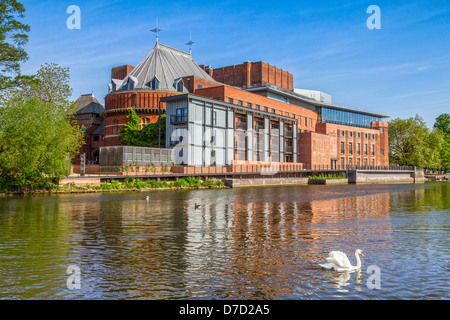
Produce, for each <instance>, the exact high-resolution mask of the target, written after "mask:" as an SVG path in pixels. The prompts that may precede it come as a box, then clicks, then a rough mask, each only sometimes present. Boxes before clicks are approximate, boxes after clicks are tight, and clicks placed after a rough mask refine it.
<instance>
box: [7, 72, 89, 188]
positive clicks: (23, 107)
mask: <svg viewBox="0 0 450 320" xmlns="http://www.w3.org/2000/svg"><path fill="white" fill-rule="evenodd" d="M54 66H56V65H54ZM45 70H46V69H45V68H43V69H41V70H39V71H38V74H37V75H35V76H34V77H33V79H38V78H39V77H40V76H39V75H40V74H43V73H45V72H44V71H45ZM56 70H58V69H56ZM68 81H69V74H68V73H67V74H65V76H64V78H63V79H61V81H55V82H51V81H48V83H46V84H48V85H50V84H51V85H54V86H56V87H58V88H57V89H55V90H56V91H55V92H57V91H58V90H60V91H64V90H65V87H64V83H68ZM27 88H28V87H27ZM71 105H72V104H71V103H70V101H69V100H68V97H61V96H59V97H56V96H55V97H48V98H45V99H44V98H43V97H42V96H41V95H40V94H39V93H38V92H37V91H30V90H27V89H26V88H25V89H24V88H16V89H14V90H12V92H11V94H8V95H7V96H5V97H3V98H2V101H1V103H0V190H1V191H5V190H25V189H40V188H47V187H50V186H51V184H52V183H53V182H56V181H58V180H59V179H61V177H63V176H65V175H66V174H67V170H68V166H69V164H70V159H72V158H73V157H74V156H75V155H76V154H77V152H78V150H79V148H80V146H81V145H82V143H83V140H84V139H83V133H82V131H81V128H80V127H79V126H76V125H73V124H72V122H73V116H71V114H70V113H68V112H67V111H68V110H70V108H71Z"/></svg>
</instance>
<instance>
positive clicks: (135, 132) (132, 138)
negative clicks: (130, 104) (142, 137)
mask: <svg viewBox="0 0 450 320" xmlns="http://www.w3.org/2000/svg"><path fill="white" fill-rule="evenodd" d="M139 122H140V120H139V116H138V115H137V113H136V111H134V109H133V108H128V121H127V123H126V124H125V126H123V128H122V129H120V131H119V135H120V136H121V138H122V139H121V144H122V145H124V146H136V145H137V143H138V141H139Z"/></svg>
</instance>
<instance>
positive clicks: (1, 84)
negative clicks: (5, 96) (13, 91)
mask: <svg viewBox="0 0 450 320" xmlns="http://www.w3.org/2000/svg"><path fill="white" fill-rule="evenodd" d="M24 13H25V7H24V6H23V5H22V4H21V3H20V2H18V1H16V0H2V1H1V2H0V68H1V69H0V91H1V90H4V89H6V88H9V87H12V86H13V85H15V84H16V83H17V81H18V80H19V79H20V77H17V76H19V75H20V63H21V62H24V61H26V60H27V59H28V54H27V53H26V52H25V50H24V49H23V46H24V45H25V44H26V43H27V42H28V35H27V32H29V31H30V27H29V26H28V25H25V24H23V23H21V22H20V21H18V19H19V18H23V17H24ZM13 76H16V77H13Z"/></svg>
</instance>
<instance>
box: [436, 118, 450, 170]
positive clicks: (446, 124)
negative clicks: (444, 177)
mask: <svg viewBox="0 0 450 320" xmlns="http://www.w3.org/2000/svg"><path fill="white" fill-rule="evenodd" d="M434 128H435V129H438V130H440V131H441V132H443V134H444V141H443V144H442V148H441V154H440V156H441V168H450V114H448V113H443V114H441V115H440V116H439V117H437V118H436V122H435V123H434Z"/></svg>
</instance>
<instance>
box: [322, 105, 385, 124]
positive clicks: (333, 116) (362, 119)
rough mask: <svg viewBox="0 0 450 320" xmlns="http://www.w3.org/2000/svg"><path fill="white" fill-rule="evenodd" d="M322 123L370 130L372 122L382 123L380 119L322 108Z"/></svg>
mask: <svg viewBox="0 0 450 320" xmlns="http://www.w3.org/2000/svg"><path fill="white" fill-rule="evenodd" d="M321 110H322V111H321V116H322V122H324V123H334V124H342V125H345V126H353V127H361V128H370V127H371V122H372V121H381V118H380V117H375V116H370V115H366V114H363V113H356V112H350V111H344V110H336V109H329V108H321Z"/></svg>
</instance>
